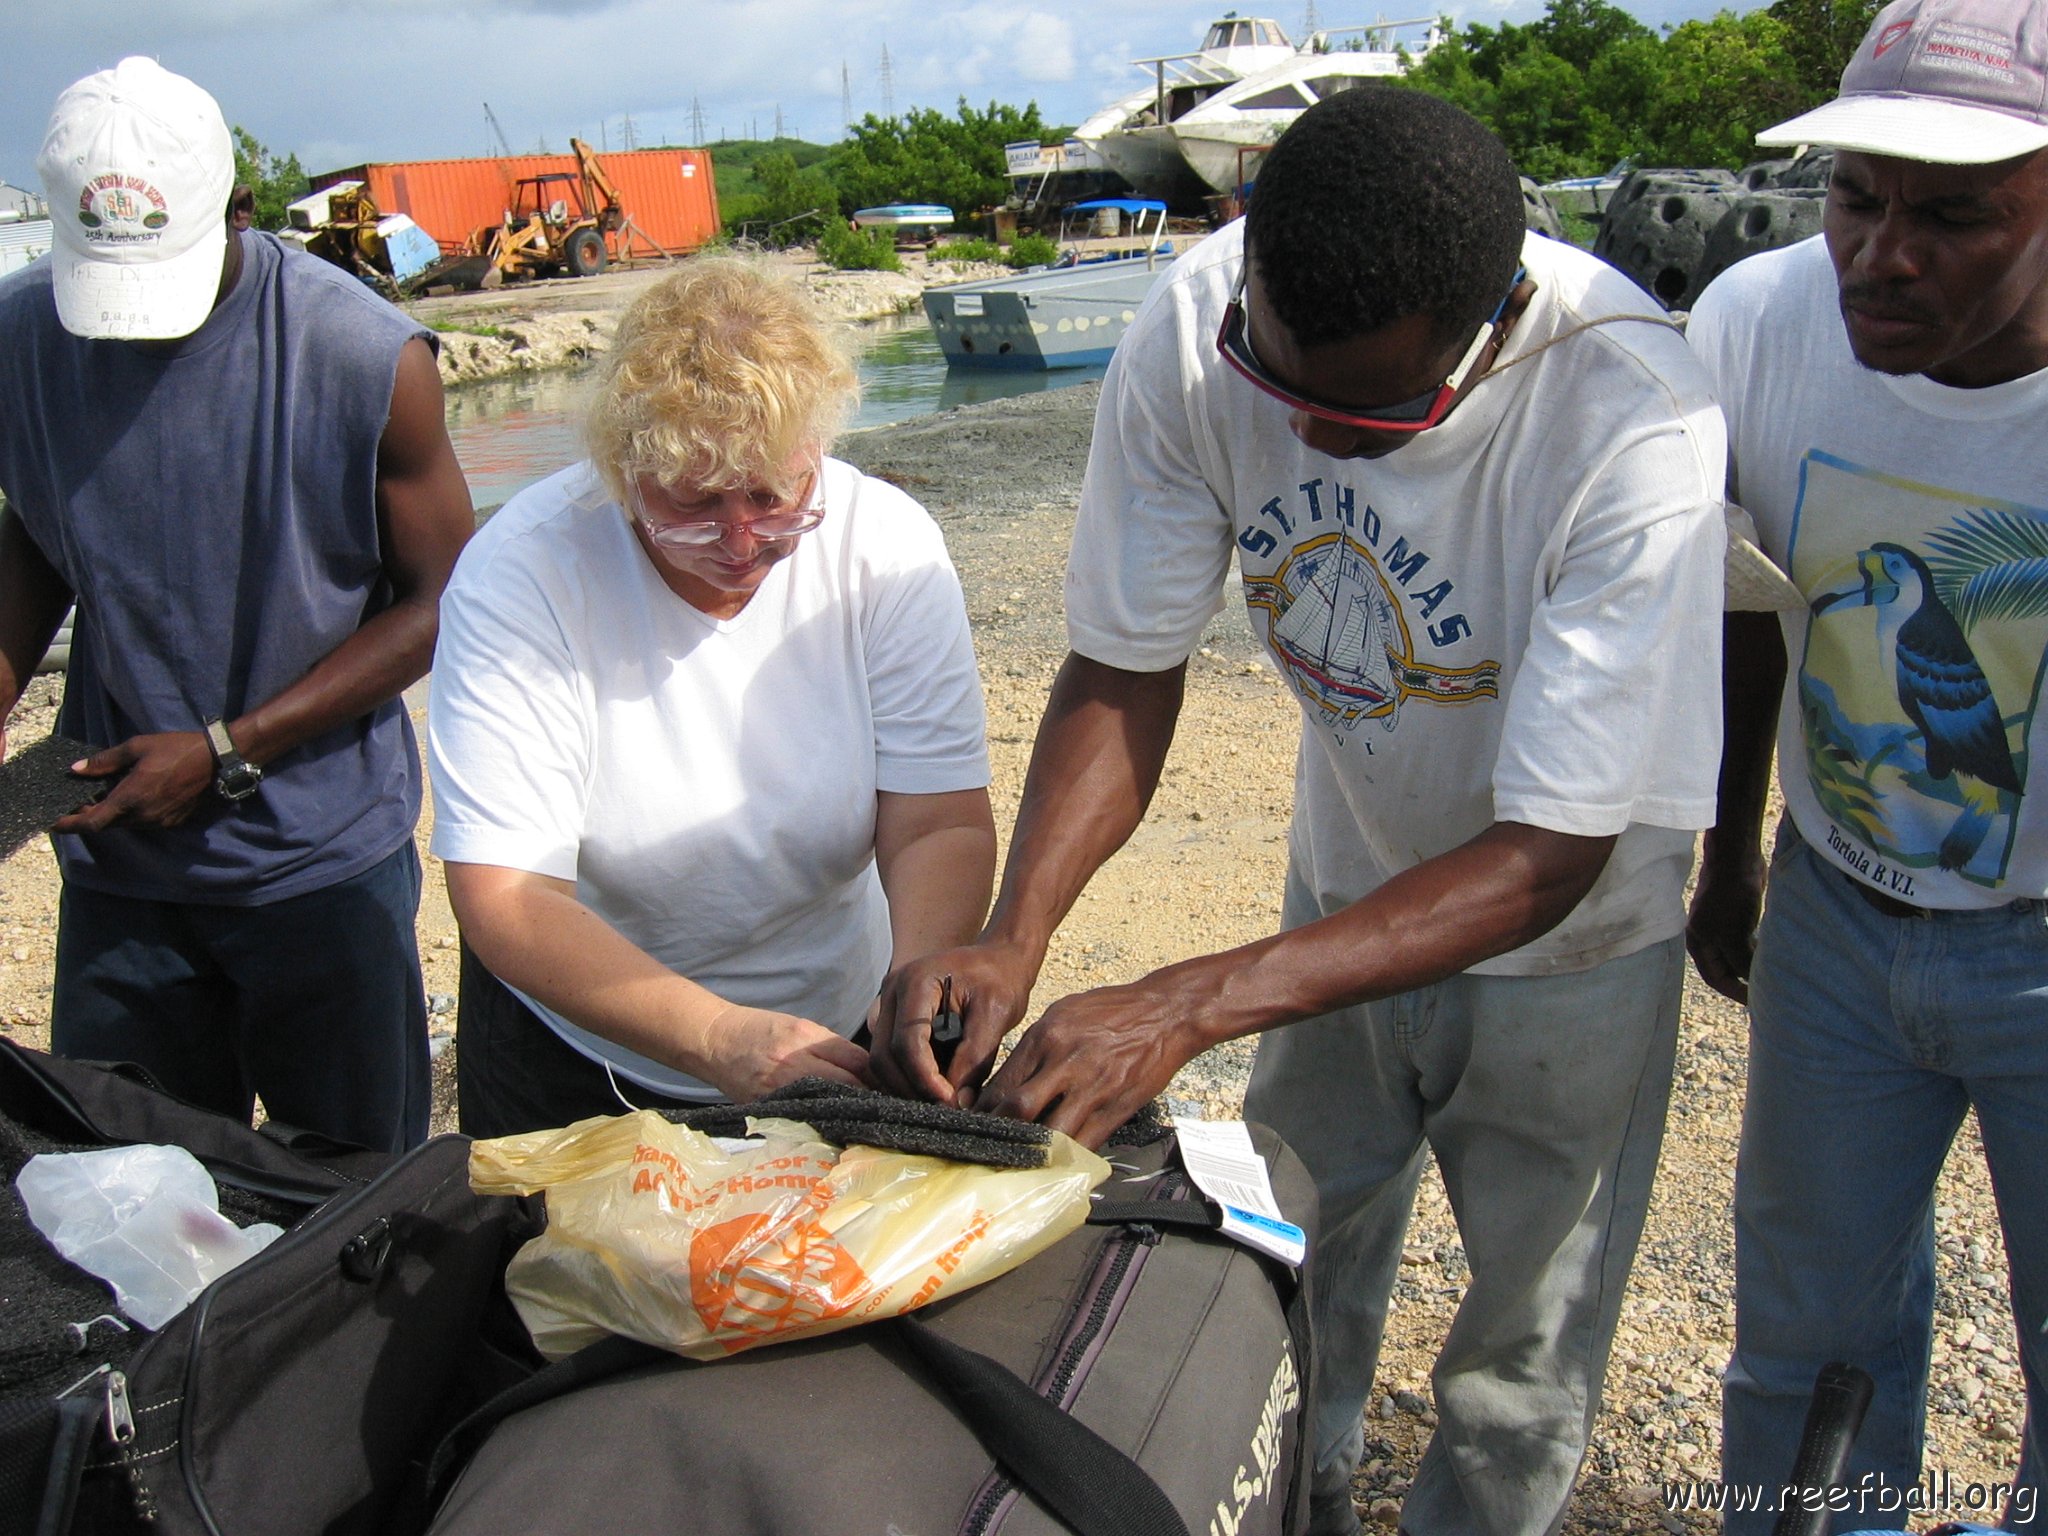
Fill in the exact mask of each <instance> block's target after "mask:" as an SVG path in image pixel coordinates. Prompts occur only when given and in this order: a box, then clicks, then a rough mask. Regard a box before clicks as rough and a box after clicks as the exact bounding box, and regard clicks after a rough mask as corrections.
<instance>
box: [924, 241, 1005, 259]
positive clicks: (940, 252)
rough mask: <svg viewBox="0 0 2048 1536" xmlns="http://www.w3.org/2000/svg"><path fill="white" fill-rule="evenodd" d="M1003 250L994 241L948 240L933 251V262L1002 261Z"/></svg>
mask: <svg viewBox="0 0 2048 1536" xmlns="http://www.w3.org/2000/svg"><path fill="white" fill-rule="evenodd" d="M1002 259H1003V248H1002V247H1001V246H999V245H997V244H996V243H995V242H994V241H993V240H948V241H947V242H946V243H945V244H944V245H935V246H933V247H932V249H931V260H933V261H962V262H965V261H1001V260H1002Z"/></svg>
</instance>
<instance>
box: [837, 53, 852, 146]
mask: <svg viewBox="0 0 2048 1536" xmlns="http://www.w3.org/2000/svg"><path fill="white" fill-rule="evenodd" d="M852 131H853V75H852V73H851V72H850V71H849V70H848V69H847V67H846V60H844V59H841V60H840V61H839V132H840V134H841V136H842V137H843V136H844V135H846V134H848V133H851V132H852Z"/></svg>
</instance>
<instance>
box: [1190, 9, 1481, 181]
mask: <svg viewBox="0 0 2048 1536" xmlns="http://www.w3.org/2000/svg"><path fill="white" fill-rule="evenodd" d="M1349 30H1350V31H1352V32H1355V33H1362V34H1363V38H1362V42H1363V46H1362V47H1347V46H1345V45H1344V44H1342V43H1338V44H1336V45H1335V46H1330V45H1329V39H1331V38H1333V37H1337V36H1341V35H1342V34H1339V33H1333V32H1319V33H1317V34H1316V37H1315V39H1314V44H1315V45H1314V46H1311V47H1309V48H1305V49H1303V50H1302V51H1301V52H1299V53H1296V54H1292V55H1290V56H1289V57H1288V58H1287V59H1286V60H1284V61H1283V62H1282V63H1280V64H1277V65H1275V66H1273V67H1272V68H1271V69H1266V70H1262V71H1260V72H1259V73H1258V74H1256V75H1251V76H1248V77H1247V78H1246V79H1244V80H1241V81H1239V82H1238V83H1237V84H1236V85H1233V86H1231V87H1229V88H1228V89H1227V90H1222V91H1218V92H1216V93H1215V94H1214V95H1213V96H1211V97H1209V98H1208V100H1206V101H1204V102H1202V103H1201V105H1199V106H1197V107H1194V108H1193V109H1191V110H1190V111H1188V112H1185V113H1183V114H1182V115H1181V116H1179V117H1177V118H1175V119H1174V121H1173V124H1172V128H1171V132H1172V134H1173V142H1174V147H1175V148H1176V149H1178V150H1179V152H1180V157H1181V159H1182V161H1183V162H1184V163H1185V164H1186V165H1187V166H1188V168H1189V169H1190V170H1191V171H1192V172H1193V173H1194V174H1195V175H1196V176H1197V177H1199V178H1200V179H1201V181H1202V183H1203V185H1204V186H1206V187H1207V188H1208V189H1209V190H1210V191H1213V192H1230V193H1235V192H1238V191H1241V190H1242V189H1243V187H1244V185H1245V183H1247V182H1249V181H1251V180H1252V179H1253V178H1255V177H1256V176H1257V175H1258V170H1257V159H1258V156H1259V155H1260V154H1262V153H1264V151H1265V150H1266V149H1267V148H1269V147H1270V146H1271V145H1272V144H1273V142H1274V141H1275V140H1277V139H1278V138H1279V137H1280V135H1281V134H1282V133H1284V132H1285V131H1286V130H1287V126H1288V125H1289V124H1290V123H1292V122H1293V121H1294V120H1295V119H1296V118H1297V117H1299V116H1301V114H1302V113H1303V112H1305V111H1307V110H1308V109H1309V108H1310V107H1312V106H1314V105H1315V104H1316V103H1317V102H1319V101H1321V100H1323V99H1324V98H1326V97H1329V96H1334V95H1336V94H1337V93H1338V92H1340V91H1348V90H1351V89H1352V88H1353V87H1355V86H1360V85H1364V84H1366V83H1367V82H1369V81H1373V80H1385V79H1387V78H1389V77H1391V76H1394V75H1399V74H1402V73H1404V72H1405V71H1406V70H1407V68H1408V66H1409V63H1410V62H1411V61H1412V60H1415V59H1418V58H1420V57H1422V55H1423V54H1425V53H1427V52H1428V51H1429V50H1430V49H1431V48H1433V47H1434V46H1435V45H1436V43H1437V40H1438V39H1439V38H1440V37H1441V36H1442V31H1441V25H1440V23H1439V22H1438V20H1437V18H1435V17H1433V16H1424V17H1418V18H1416V19H1415V20H1413V21H1387V22H1379V23H1376V24H1375V25H1373V26H1370V27H1359V28H1352V29H1349ZM1402 30H1408V31H1410V32H1412V34H1413V35H1412V36H1411V37H1410V38H1409V39H1408V40H1407V41H1406V42H1403V41H1402V40H1401V39H1400V38H1399V36H1398V34H1399V33H1400V32H1401V31H1402Z"/></svg>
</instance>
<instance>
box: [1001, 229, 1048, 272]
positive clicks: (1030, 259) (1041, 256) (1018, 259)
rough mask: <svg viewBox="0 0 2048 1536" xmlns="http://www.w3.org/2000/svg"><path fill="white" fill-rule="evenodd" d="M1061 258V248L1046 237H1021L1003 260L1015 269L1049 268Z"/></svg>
mask: <svg viewBox="0 0 2048 1536" xmlns="http://www.w3.org/2000/svg"><path fill="white" fill-rule="evenodd" d="M1059 257H1060V248H1059V246H1058V245H1056V244H1054V243H1053V242H1052V241H1051V240H1048V239H1047V238H1046V237H1045V236H1044V235H1019V236H1018V237H1017V239H1016V242H1015V243H1014V244H1012V245H1011V247H1010V254H1009V255H1007V256H1005V257H1004V258H1003V260H1005V261H1006V262H1008V263H1009V264H1010V265H1011V266H1013V267H1048V266H1051V265H1052V264H1053V263H1054V262H1055V261H1058V260H1059Z"/></svg>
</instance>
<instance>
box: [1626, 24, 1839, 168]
mask: <svg viewBox="0 0 2048 1536" xmlns="http://www.w3.org/2000/svg"><path fill="white" fill-rule="evenodd" d="M1792 76H1793V65H1792V59H1791V55H1790V54H1789V52H1788V51H1787V49H1786V40H1785V24H1784V23H1783V22H1782V21H1780V20H1779V19H1778V18H1777V17H1775V16H1773V15H1771V14H1770V13H1769V12H1768V11H1752V12H1751V13H1750V14H1749V15H1747V16H1735V15H1731V14H1730V13H1729V12H1727V11H1723V12H1721V14H1720V15H1718V16H1715V17H1713V18H1711V19H1710V20H1707V21H1688V22H1686V23H1684V24H1683V25H1681V26H1678V27H1674V28H1673V29H1672V31H1671V32H1670V34H1669V35H1668V36H1667V37H1666V38H1665V39H1664V70H1663V75H1662V78H1661V80H1660V81H1659V84H1658V90H1657V96H1656V99H1655V100H1654V101H1653V102H1652V103H1651V104H1650V107H1649V111H1648V113H1647V115H1646V120H1645V122H1644V125H1643V134H1644V138H1643V148H1642V151H1641V158H1642V160H1643V163H1645V164H1657V165H1699V166H1708V165H1718V166H1725V167H1727V168H1728V169H1730V170H1733V169H1735V168H1737V167H1738V166H1741V165H1744V164H1746V163H1747V162H1749V161H1751V160H1754V159H1755V158H1756V157H1757V153H1758V151H1757V147H1756V136H1757V134H1758V133H1759V132H1761V131H1762V130H1763V129H1765V128H1768V127H1770V125H1771V124H1773V123H1776V122H1782V121H1783V120H1784V119H1786V118H1788V117H1790V116H1792V115H1793V114H1794V113H1796V112H1797V111H1798V110H1799V109H1800V107H1801V105H1802V104H1803V103H1804V101H1805V98H1804V96H1803V95H1802V93H1801V92H1800V89H1799V87H1798V85H1797V84H1796V83H1795V82H1794V80H1793V78H1792Z"/></svg>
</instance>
